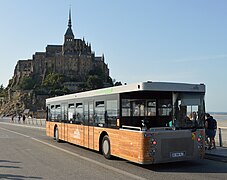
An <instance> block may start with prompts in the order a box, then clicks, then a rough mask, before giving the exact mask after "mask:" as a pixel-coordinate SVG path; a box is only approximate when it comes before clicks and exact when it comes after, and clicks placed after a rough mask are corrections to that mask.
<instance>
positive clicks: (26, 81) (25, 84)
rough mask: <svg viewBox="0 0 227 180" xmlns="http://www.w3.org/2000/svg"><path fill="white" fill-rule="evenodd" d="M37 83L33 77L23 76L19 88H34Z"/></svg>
mask: <svg viewBox="0 0 227 180" xmlns="http://www.w3.org/2000/svg"><path fill="white" fill-rule="evenodd" d="M34 85H35V81H34V80H33V79H32V78H31V77H27V76H26V77H23V79H22V80H21V82H20V84H19V88H20V89H22V90H30V89H33V88H34Z"/></svg>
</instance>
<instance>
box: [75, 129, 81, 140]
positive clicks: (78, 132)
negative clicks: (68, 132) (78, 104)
mask: <svg viewBox="0 0 227 180" xmlns="http://www.w3.org/2000/svg"><path fill="white" fill-rule="evenodd" d="M73 137H74V138H76V139H80V131H79V129H76V130H75V131H74V132H73Z"/></svg>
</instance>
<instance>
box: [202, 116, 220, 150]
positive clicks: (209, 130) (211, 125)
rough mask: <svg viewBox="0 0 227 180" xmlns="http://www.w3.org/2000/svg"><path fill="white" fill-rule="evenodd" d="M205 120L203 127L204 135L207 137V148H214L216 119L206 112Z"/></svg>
mask: <svg viewBox="0 0 227 180" xmlns="http://www.w3.org/2000/svg"><path fill="white" fill-rule="evenodd" d="M206 117H207V118H206V121H205V129H206V135H207V137H208V138H209V147H208V150H210V149H211V148H212V149H216V145H215V140H214V138H215V135H216V130H217V121H216V120H215V119H214V118H213V116H211V115H210V114H209V113H207V114H206Z"/></svg>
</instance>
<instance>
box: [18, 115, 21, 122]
mask: <svg viewBox="0 0 227 180" xmlns="http://www.w3.org/2000/svg"><path fill="white" fill-rule="evenodd" d="M20 118H21V115H20V114H19V116H18V123H20Z"/></svg>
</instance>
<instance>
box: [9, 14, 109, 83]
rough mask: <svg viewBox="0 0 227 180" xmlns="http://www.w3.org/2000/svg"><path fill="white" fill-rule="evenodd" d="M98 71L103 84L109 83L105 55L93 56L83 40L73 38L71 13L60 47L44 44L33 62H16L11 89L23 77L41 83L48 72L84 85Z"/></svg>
mask: <svg viewBox="0 0 227 180" xmlns="http://www.w3.org/2000/svg"><path fill="white" fill-rule="evenodd" d="M97 69H99V70H100V69H101V70H102V73H103V75H104V83H106V82H108V79H109V69H108V65H107V64H106V63H105V60H104V55H102V56H96V55H95V52H93V51H92V50H91V45H90V44H88V43H86V42H85V40H84V38H83V39H75V36H74V34H73V30H72V22H71V10H70V11H69V19H68V28H67V30H66V32H65V35H64V43H63V45H47V47H46V51H45V52H36V53H35V54H34V55H33V57H32V59H29V60H19V61H18V62H17V65H16V67H15V71H14V76H13V81H12V84H11V87H14V86H16V85H18V84H19V82H20V80H21V79H22V78H23V77H25V76H34V75H35V76H36V77H38V79H39V80H40V82H42V80H43V79H44V78H45V76H46V75H47V74H48V73H58V74H64V75H65V76H66V77H68V78H69V79H74V81H75V83H76V82H77V83H78V82H85V81H86V78H87V77H88V75H89V73H90V72H91V71H95V70H97ZM66 84H67V83H66ZM71 84H72V83H71Z"/></svg>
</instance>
